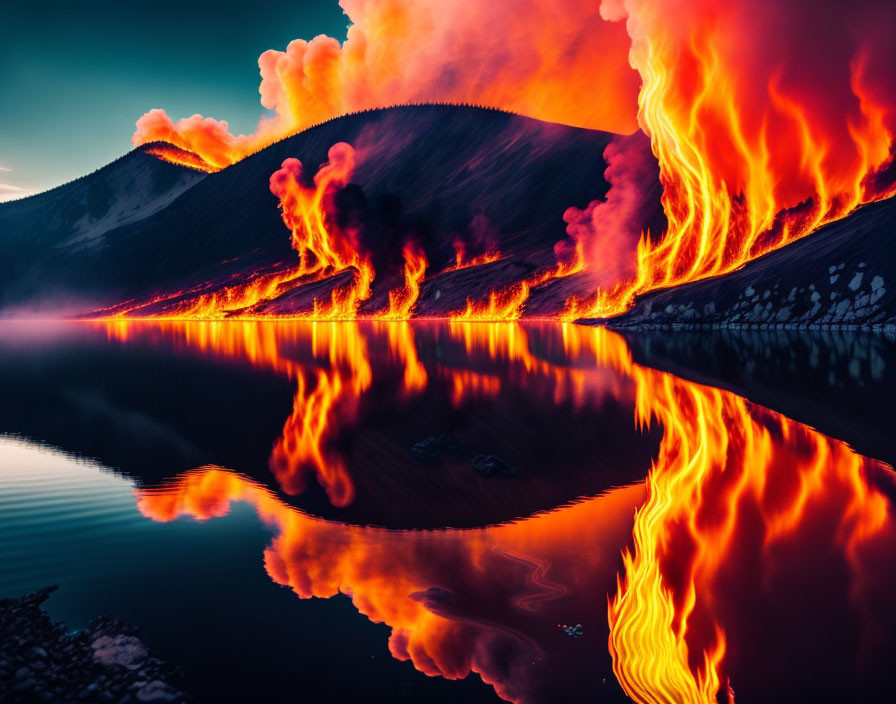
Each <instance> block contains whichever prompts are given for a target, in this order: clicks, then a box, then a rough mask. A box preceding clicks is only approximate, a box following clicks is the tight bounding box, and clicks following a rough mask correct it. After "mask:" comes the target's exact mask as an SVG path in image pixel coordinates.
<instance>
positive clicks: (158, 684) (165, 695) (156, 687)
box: [137, 680, 180, 702]
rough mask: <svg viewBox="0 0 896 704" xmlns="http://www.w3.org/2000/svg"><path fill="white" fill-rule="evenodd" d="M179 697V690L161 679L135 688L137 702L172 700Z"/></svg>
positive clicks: (176, 699)
mask: <svg viewBox="0 0 896 704" xmlns="http://www.w3.org/2000/svg"><path fill="white" fill-rule="evenodd" d="M178 699H180V692H178V691H177V690H176V689H174V688H173V687H171V686H170V685H169V684H168V683H167V682H163V681H162V680H153V681H152V682H149V683H148V684H145V685H143V686H142V687H141V688H140V689H138V690H137V701H138V702H174V701H178Z"/></svg>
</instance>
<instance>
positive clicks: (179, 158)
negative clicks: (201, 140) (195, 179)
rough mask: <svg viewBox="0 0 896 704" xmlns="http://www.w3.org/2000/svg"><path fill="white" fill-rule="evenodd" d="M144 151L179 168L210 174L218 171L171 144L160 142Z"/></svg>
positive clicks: (192, 154)
mask: <svg viewBox="0 0 896 704" xmlns="http://www.w3.org/2000/svg"><path fill="white" fill-rule="evenodd" d="M144 151H145V152H146V153H147V154H151V155H152V156H155V157H158V158H159V159H162V160H163V161H168V162H171V163H172V164H178V165H179V166H186V167H188V168H191V169H196V170H197V171H204V172H206V173H211V172H213V171H217V170H218V169H217V168H216V167H214V166H212V165H211V164H209V163H208V162H206V161H205V159H203V158H202V157H201V156H199V155H198V154H194V153H193V152H191V151H188V150H186V149H181V148H180V147H176V146H174V145H173V144H166V143H163V142H160V143H156V144H152V145H150V146H147V147H146V148H145V149H144Z"/></svg>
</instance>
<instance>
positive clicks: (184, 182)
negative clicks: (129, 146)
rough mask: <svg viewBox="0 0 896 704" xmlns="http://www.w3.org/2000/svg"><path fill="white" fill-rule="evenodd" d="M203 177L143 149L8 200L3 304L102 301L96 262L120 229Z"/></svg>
mask: <svg viewBox="0 0 896 704" xmlns="http://www.w3.org/2000/svg"><path fill="white" fill-rule="evenodd" d="M203 177H204V174H203V173H200V172H198V171H194V170H193V169H188V168H184V167H182V166H176V165H174V164H170V163H167V162H163V161H160V160H159V159H158V158H156V157H154V156H150V155H149V154H146V153H144V151H143V150H142V149H137V150H134V151H132V152H130V153H129V154H126V155H125V156H123V157H121V158H120V159H117V160H116V161H114V162H112V163H110V164H108V165H106V166H104V167H103V168H101V169H99V170H97V171H95V172H94V173H92V174H89V175H87V176H84V177H82V178H79V179H77V180H75V181H72V182H71V183H67V184H64V185H62V186H59V187H57V188H54V189H52V190H50V191H46V192H44V193H40V194H37V195H35V196H31V197H29V198H23V199H21V200H17V201H13V202H10V203H4V204H2V205H0V306H3V307H6V306H10V305H13V306H15V305H23V306H31V307H36V308H41V307H50V308H54V309H59V308H62V309H67V308H71V307H72V306H73V305H74V306H75V307H76V309H77V307H78V306H79V305H80V306H83V301H86V302H90V301H92V300H94V299H93V293H94V291H93V281H94V278H95V276H96V272H95V271H94V270H93V269H92V267H90V263H91V262H92V261H96V260H97V259H98V258H99V257H100V256H101V255H100V252H102V251H103V250H105V249H107V248H113V249H114V248H116V247H117V243H116V242H115V237H116V234H117V232H118V231H120V230H127V229H128V228H133V227H134V226H135V225H136V223H139V222H140V221H141V220H144V219H146V218H147V217H150V216H152V215H153V214H154V213H157V212H159V211H160V210H162V209H164V208H165V207H167V206H168V205H169V204H170V203H171V202H172V201H174V200H175V199H176V198H177V197H178V196H180V195H181V194H182V193H184V192H185V191H187V190H188V189H189V188H190V187H191V186H193V185H194V184H196V183H198V182H199V181H201V180H202V178H203ZM79 299H80V301H82V302H80V303H79Z"/></svg>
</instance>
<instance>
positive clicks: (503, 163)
mask: <svg viewBox="0 0 896 704" xmlns="http://www.w3.org/2000/svg"><path fill="white" fill-rule="evenodd" d="M612 138H613V135H611V134H609V133H604V132H598V131H593V130H585V129H579V128H574V127H567V126H563V125H556V124H551V123H545V122H541V121H538V120H534V119H531V118H525V117H521V116H518V115H513V114H509V113H505V112H501V111H498V110H492V109H484V108H476V107H469V106H449V105H412V106H400V107H393V108H388V109H381V110H371V111H366V112H361V113H356V114H352V115H347V116H344V117H339V118H336V119H334V120H330V121H328V122H326V123H323V124H320V125H318V126H316V127H312V128H309V129H307V130H304V131H303V132H300V133H298V134H296V135H293V136H291V137H289V138H287V139H284V140H282V141H280V142H277V143H275V144H273V145H271V146H269V147H267V148H265V149H263V150H261V151H260V152H258V153H256V154H253V155H251V156H250V157H248V158H246V159H244V160H242V161H240V162H238V163H236V164H234V165H233V166H230V167H228V168H226V169H224V170H222V171H220V172H216V173H211V174H207V175H206V174H202V173H199V172H197V171H193V170H191V169H188V168H186V167H182V166H175V165H173V164H169V163H164V162H161V161H159V160H158V159H156V157H153V156H151V155H149V154H147V153H146V149H147V148H151V146H147V147H146V148H141V149H137V150H135V151H133V152H131V153H130V154H128V155H127V156H125V157H123V158H122V159H120V160H118V161H116V162H115V163H113V164H110V165H108V166H107V167H105V168H103V169H100V170H99V171H97V172H96V173H94V174H91V175H89V176H86V177H84V178H82V179H79V180H78V181H75V182H73V183H70V184H67V185H65V186H61V187H60V188H57V189H54V190H53V191H50V192H48V193H44V194H40V195H37V196H33V197H31V198H26V199H24V200H22V201H17V202H15V203H11V204H0V261H2V262H3V269H2V270H0V275H2V279H0V280H2V282H3V283H2V286H0V310H5V311H10V310H16V309H19V310H21V309H31V310H37V311H41V310H43V311H53V310H59V309H64V310H66V311H68V312H72V311H74V312H82V313H83V312H86V311H88V310H90V309H92V308H97V307H102V306H109V305H113V304H116V303H120V302H122V301H125V300H130V299H134V298H138V299H141V300H143V299H146V298H150V297H152V296H153V294H155V293H157V292H172V291H178V290H182V289H185V288H192V287H194V286H196V285H199V284H203V283H205V282H208V281H218V282H221V283H223V282H225V281H232V280H234V279H235V278H238V277H240V276H245V275H246V274H247V273H248V272H251V271H255V270H257V269H260V268H265V267H277V266H282V265H285V264H286V263H291V262H295V261H296V257H295V252H294V251H293V250H292V249H291V248H290V243H289V231H288V230H287V229H286V227H285V226H284V224H283V222H282V220H281V217H280V212H279V210H278V207H277V205H278V200H277V198H276V197H275V196H273V195H272V194H271V192H270V190H269V185H268V181H269V178H270V176H271V174H272V173H273V172H274V171H276V170H277V169H278V168H280V165H281V163H282V162H283V160H284V159H287V158H290V157H296V158H298V159H300V160H301V161H302V163H303V164H305V165H307V166H306V170H307V171H309V172H310V173H312V174H313V173H314V171H315V170H316V168H317V165H319V164H321V163H323V162H325V161H326V159H327V151H328V150H329V148H330V147H331V146H332V145H333V144H335V143H336V142H348V143H350V144H352V145H353V146H354V147H355V149H356V152H357V153H358V165H357V168H356V170H355V173H354V176H353V178H352V183H351V184H349V186H347V187H346V188H345V189H343V190H344V191H346V193H345V194H344V197H343V199H342V200H343V201H347V202H350V204H351V206H352V208H353V209H354V211H355V215H356V216H358V214H359V213H360V216H359V217H361V219H362V221H363V225H364V241H365V244H366V245H367V246H368V247H370V248H371V249H372V250H373V256H374V259H375V260H376V259H378V258H379V259H380V260H382V259H386V260H390V261H392V262H394V263H395V266H392V267H386V270H383V271H381V268H380V267H378V269H377V280H376V281H375V285H374V299H376V300H377V301H379V300H384V299H385V293H386V291H387V290H388V288H389V287H390V286H391V285H394V283H395V279H396V277H398V276H400V268H401V267H400V259H399V256H400V255H399V254H398V252H399V251H400V243H401V241H402V240H403V239H404V238H405V237H406V236H407V235H409V234H412V235H413V236H414V237H416V238H417V239H418V240H420V241H421V242H422V244H423V247H424V249H425V252H426V255H427V257H428V259H429V262H430V265H431V266H430V271H431V272H432V271H439V270H440V269H441V268H444V267H445V266H447V265H448V264H449V263H450V262H451V261H452V259H453V257H454V249H453V247H452V242H453V240H454V239H455V238H456V237H458V236H461V237H466V238H468V239H475V238H482V237H483V236H486V237H489V238H492V239H494V240H495V241H496V243H497V245H498V247H499V249H500V250H501V252H502V253H503V254H507V255H509V256H508V257H506V258H504V259H502V260H501V261H499V262H495V263H493V264H490V265H486V266H484V267H478V269H479V271H478V272H476V273H475V274H472V275H471V273H470V272H469V271H460V272H456V274H457V278H456V280H455V278H452V277H449V278H451V280H452V281H455V283H454V284H453V285H448V284H450V282H449V281H447V280H444V279H443V280H441V282H440V284H439V286H437V287H435V288H433V290H432V291H430V292H429V294H431V296H430V302H432V299H437V300H439V301H440V302H439V303H438V304H436V305H435V307H432V306H431V307H430V309H428V312H429V313H430V314H438V313H439V312H445V311H442V310H441V309H443V308H447V307H454V308H455V309H456V308H458V307H463V304H464V301H465V297H466V296H467V295H470V294H476V293H477V292H481V293H482V294H487V293H488V291H490V290H491V289H492V288H493V287H494V286H495V285H498V284H500V283H501V282H502V281H505V280H506V281H508V282H509V281H513V280H518V279H519V278H521V277H522V276H524V275H525V274H526V273H527V272H529V271H533V270H535V269H536V268H538V267H539V266H543V265H545V264H547V263H550V262H553V246H554V244H555V243H556V242H557V241H559V240H561V239H563V238H565V236H566V234H565V226H566V223H565V222H564V220H563V214H564V212H565V211H566V209H567V208H569V207H570V206H577V207H585V206H586V205H587V204H588V203H589V202H590V201H592V200H594V199H596V198H600V197H602V196H603V195H604V194H605V193H606V191H607V189H608V184H607V182H606V181H605V180H604V177H603V173H604V169H605V168H606V164H605V162H604V160H603V158H602V154H603V151H604V148H605V147H606V146H607V144H608V143H609V141H610V140H611V139H612ZM656 196H657V197H656V208H655V209H654V210H652V211H651V212H650V213H645V224H649V223H650V222H652V221H655V220H656V219H657V218H660V217H662V214H661V210H660V204H659V187H657V192H656ZM583 285H586V286H588V289H590V285H588V283H587V282H583ZM584 292H586V291H583V293H584ZM587 292H588V293H590V290H587ZM424 298H426V297H425V296H424ZM374 299H372V300H371V304H373V301H374ZM425 303H426V301H425V300H421V305H423V304H425Z"/></svg>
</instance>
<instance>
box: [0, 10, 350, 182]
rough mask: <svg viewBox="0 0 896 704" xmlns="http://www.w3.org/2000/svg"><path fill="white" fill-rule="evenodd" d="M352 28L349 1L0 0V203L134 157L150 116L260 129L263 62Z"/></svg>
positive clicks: (242, 130) (238, 129)
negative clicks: (204, 118) (205, 118)
mask: <svg viewBox="0 0 896 704" xmlns="http://www.w3.org/2000/svg"><path fill="white" fill-rule="evenodd" d="M347 24H348V18H347V17H346V16H345V15H344V14H343V13H342V10H341V9H340V7H339V5H338V1H337V0H265V2H263V3H262V2H256V3H245V2H240V3H229V2H227V1H226V0H225V1H224V2H222V1H221V0H217V1H213V0H191V1H190V2H177V1H176V0H154V1H153V2H146V1H145V0H137V1H135V2H127V3H125V2H121V0H83V1H81V2H71V0H45V1H44V2H12V1H10V2H0V200H4V199H7V198H10V197H17V196H21V195H27V194H28V193H32V192H37V191H41V190H45V189H47V188H50V187H52V186H56V185H59V184H61V183H66V182H68V181H71V180H72V179H74V178H77V177H79V176H83V175H84V174H87V173H90V172H92V171H94V170H96V169H98V168H99V167H101V166H103V165H104V164H107V163H109V162H110V161H112V160H114V159H116V158H117V157H119V156H121V155H122V154H125V153H126V152H128V151H130V149H131V141H130V140H131V135H132V134H133V132H134V123H135V121H136V120H137V118H138V117H140V116H141V115H142V114H143V113H145V112H146V111H147V110H149V109H150V108H164V109H165V110H167V111H168V114H169V115H171V116H172V117H173V118H175V119H176V118H179V117H188V116H190V115H192V114H194V113H197V112H198V113H202V114H203V115H214V116H216V117H220V118H221V119H226V120H227V121H228V122H229V123H230V125H231V127H232V128H233V130H234V131H237V132H249V131H252V130H253V129H254V128H255V125H256V123H257V121H258V118H259V116H260V115H261V114H262V113H263V111H264V109H263V108H262V107H261V104H260V103H259V97H258V84H259V80H260V79H259V75H258V63H257V62H258V56H259V55H260V54H261V53H262V52H263V51H265V50H266V49H281V50H282V49H285V48H286V45H287V44H288V43H289V42H290V41H292V40H293V39H296V38H299V37H301V38H310V37H313V36H315V35H317V34H327V35H329V36H332V37H336V38H338V39H339V40H340V41H341V40H343V39H344V38H345V33H346V27H347Z"/></svg>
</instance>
